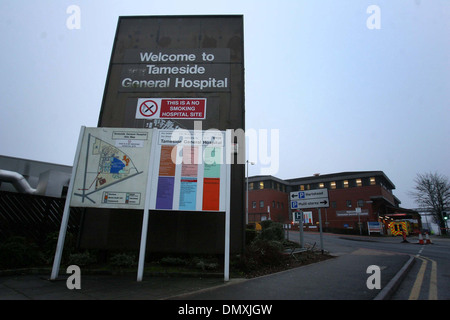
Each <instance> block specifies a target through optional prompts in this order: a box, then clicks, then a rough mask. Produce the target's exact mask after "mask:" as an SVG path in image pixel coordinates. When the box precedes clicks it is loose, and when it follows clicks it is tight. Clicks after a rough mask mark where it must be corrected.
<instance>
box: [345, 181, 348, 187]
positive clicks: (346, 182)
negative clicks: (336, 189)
mask: <svg viewBox="0 0 450 320" xmlns="http://www.w3.org/2000/svg"><path fill="white" fill-rule="evenodd" d="M344 188H348V180H344Z"/></svg>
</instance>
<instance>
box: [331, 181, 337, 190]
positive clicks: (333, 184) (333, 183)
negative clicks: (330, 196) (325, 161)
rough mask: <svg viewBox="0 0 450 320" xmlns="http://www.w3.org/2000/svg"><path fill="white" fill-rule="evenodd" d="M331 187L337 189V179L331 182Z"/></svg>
mask: <svg viewBox="0 0 450 320" xmlns="http://www.w3.org/2000/svg"><path fill="white" fill-rule="evenodd" d="M330 187H331V189H336V181H332V182H330Z"/></svg>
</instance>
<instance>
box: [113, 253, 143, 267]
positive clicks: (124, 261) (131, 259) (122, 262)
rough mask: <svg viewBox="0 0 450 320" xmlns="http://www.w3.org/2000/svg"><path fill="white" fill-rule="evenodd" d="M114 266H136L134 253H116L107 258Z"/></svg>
mask: <svg viewBox="0 0 450 320" xmlns="http://www.w3.org/2000/svg"><path fill="white" fill-rule="evenodd" d="M109 262H110V263H111V265H112V266H113V267H116V268H131V267H134V266H136V256H135V255H134V254H127V253H117V254H115V255H113V256H112V257H111V259H110V260H109Z"/></svg>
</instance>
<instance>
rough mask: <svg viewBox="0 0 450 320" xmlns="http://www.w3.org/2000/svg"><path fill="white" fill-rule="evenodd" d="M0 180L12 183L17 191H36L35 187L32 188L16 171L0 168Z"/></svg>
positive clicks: (32, 192)
mask: <svg viewBox="0 0 450 320" xmlns="http://www.w3.org/2000/svg"><path fill="white" fill-rule="evenodd" d="M0 181H3V182H10V183H12V185H13V186H14V188H16V190H17V191H18V192H21V193H27V194H35V193H36V189H34V188H32V187H31V186H30V184H29V183H28V181H27V180H26V179H25V178H24V176H23V175H21V174H20V173H17V172H14V171H9V170H2V169H0Z"/></svg>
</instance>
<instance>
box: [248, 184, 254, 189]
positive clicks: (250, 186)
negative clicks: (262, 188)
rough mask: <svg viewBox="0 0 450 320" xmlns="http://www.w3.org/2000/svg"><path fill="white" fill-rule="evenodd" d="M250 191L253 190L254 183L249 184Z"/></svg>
mask: <svg viewBox="0 0 450 320" xmlns="http://www.w3.org/2000/svg"><path fill="white" fill-rule="evenodd" d="M248 189H249V190H253V182H250V183H249V184H248Z"/></svg>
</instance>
